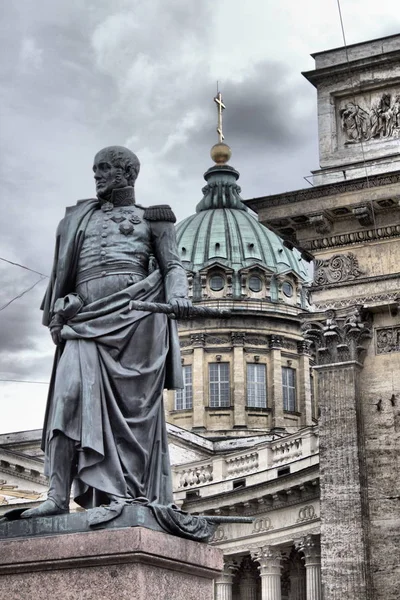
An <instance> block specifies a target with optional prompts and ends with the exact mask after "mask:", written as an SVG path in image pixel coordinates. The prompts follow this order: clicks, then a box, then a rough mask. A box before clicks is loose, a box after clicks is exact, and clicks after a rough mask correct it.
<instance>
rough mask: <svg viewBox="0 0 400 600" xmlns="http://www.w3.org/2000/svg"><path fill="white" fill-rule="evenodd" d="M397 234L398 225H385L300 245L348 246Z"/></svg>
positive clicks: (399, 231)
mask: <svg viewBox="0 0 400 600" xmlns="http://www.w3.org/2000/svg"><path fill="white" fill-rule="evenodd" d="M399 181H400V179H399ZM398 236H400V225H387V226H386V227H377V228H376V229H375V228H374V229H363V230H362V231H353V232H351V233H342V234H339V235H332V236H331V237H324V238H318V239H316V240H305V241H304V242H302V247H303V248H304V249H305V250H311V251H313V250H325V249H326V248H333V247H335V246H349V245H352V244H360V243H362V242H369V241H372V240H382V239H386V238H391V237H398Z"/></svg>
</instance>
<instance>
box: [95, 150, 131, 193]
mask: <svg viewBox="0 0 400 600" xmlns="http://www.w3.org/2000/svg"><path fill="white" fill-rule="evenodd" d="M139 169H140V162H139V159H138V157H137V156H136V154H134V153H133V152H131V150H128V148H124V147H123V146H108V148H103V149H102V150H100V152H98V153H97V154H96V156H95V157H94V162H93V172H94V178H95V180H96V192H97V196H98V197H99V198H102V199H105V198H109V197H110V195H111V192H112V191H113V190H114V189H116V188H123V187H127V186H133V185H134V184H135V181H136V178H137V176H138V174H139Z"/></svg>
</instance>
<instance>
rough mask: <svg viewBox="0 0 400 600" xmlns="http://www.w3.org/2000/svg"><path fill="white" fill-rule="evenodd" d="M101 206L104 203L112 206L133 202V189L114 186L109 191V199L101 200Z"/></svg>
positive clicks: (127, 204) (128, 204) (126, 204)
mask: <svg viewBox="0 0 400 600" xmlns="http://www.w3.org/2000/svg"><path fill="white" fill-rule="evenodd" d="M100 203H101V205H102V206H104V205H105V204H112V206H130V205H132V204H135V190H134V188H133V187H131V186H128V187H124V188H115V189H114V190H113V191H112V192H111V196H110V198H109V200H107V201H106V202H105V201H101V200H100Z"/></svg>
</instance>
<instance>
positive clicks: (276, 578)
mask: <svg viewBox="0 0 400 600" xmlns="http://www.w3.org/2000/svg"><path fill="white" fill-rule="evenodd" d="M251 555H252V557H253V559H254V560H256V561H257V562H258V563H259V564H260V566H259V571H260V575H261V600H281V598H282V592H281V568H282V567H281V558H282V555H281V553H280V551H279V550H278V549H277V548H276V547H275V546H263V547H262V548H258V549H256V550H254V551H252V553H251Z"/></svg>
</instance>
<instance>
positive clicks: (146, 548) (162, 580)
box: [0, 527, 223, 600]
mask: <svg viewBox="0 0 400 600" xmlns="http://www.w3.org/2000/svg"><path fill="white" fill-rule="evenodd" d="M222 567H223V558H222V551H221V550H219V549H218V548H214V547H211V546H208V545H207V544H201V543H199V542H192V541H190V540H185V539H182V538H178V537H175V536H171V535H168V534H166V533H162V532H158V531H152V530H150V529H145V528H142V527H132V528H126V529H114V530H101V531H93V532H82V533H68V534H64V535H47V536H45V537H34V538H18V539H9V540H5V539H3V540H0V598H7V600H32V597H34V598H38V599H39V598H40V599H41V600H42V599H43V600H50V599H51V600H59V599H61V598H62V599H63V600H111V599H112V600H117V599H118V600H132V599H133V598H134V599H135V600H199V599H200V598H201V600H212V598H213V587H214V584H213V579H214V578H215V577H216V576H218V574H219V573H220V571H221V570H222Z"/></svg>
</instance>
